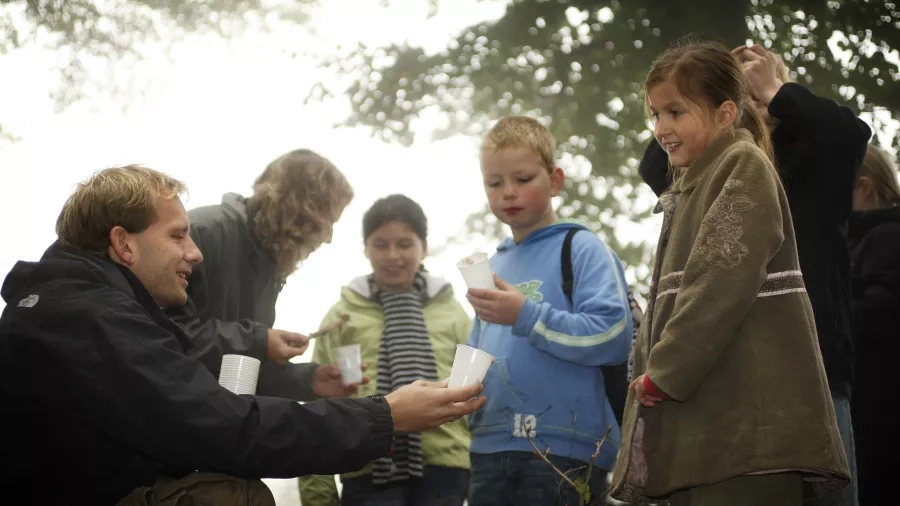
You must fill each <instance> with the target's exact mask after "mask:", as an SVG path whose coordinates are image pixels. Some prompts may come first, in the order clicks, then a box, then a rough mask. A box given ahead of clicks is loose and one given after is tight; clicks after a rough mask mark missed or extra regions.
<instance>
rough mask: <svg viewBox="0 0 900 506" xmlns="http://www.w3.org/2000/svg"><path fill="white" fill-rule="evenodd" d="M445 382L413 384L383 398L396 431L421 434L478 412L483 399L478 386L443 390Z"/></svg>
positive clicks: (485, 398) (484, 400)
mask: <svg viewBox="0 0 900 506" xmlns="http://www.w3.org/2000/svg"><path fill="white" fill-rule="evenodd" d="M447 383H448V380H444V381H441V382H438V383H433V382H428V381H422V380H419V381H416V382H414V383H411V384H409V385H406V386H404V387H401V388H399V389H397V390H395V391H393V392H391V393H390V394H388V395H387V396H385V399H386V400H387V402H388V405H389V406H390V407H391V417H392V418H393V419H394V431H396V432H421V431H423V430H428V429H433V428H435V427H439V426H441V425H443V424H445V423H447V422H452V421H453V420H456V419H458V418H460V417H462V416H465V415H468V414H469V413H472V412H473V411H476V410H478V409H480V408H481V407H482V406H484V403H485V402H487V397H476V396H477V395H478V394H480V393H481V390H482V386H481V385H480V384H476V385H471V386H468V387H462V388H447Z"/></svg>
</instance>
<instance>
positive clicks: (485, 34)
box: [313, 0, 900, 281]
mask: <svg viewBox="0 0 900 506" xmlns="http://www.w3.org/2000/svg"><path fill="white" fill-rule="evenodd" d="M798 10H799V11H800V12H799V13H798ZM898 23H900V12H898V7H897V6H896V4H894V3H891V2H866V1H863V0H845V1H843V2H835V1H831V2H824V1H821V0H815V1H813V0H795V1H792V2H773V1H772V0H756V1H749V0H747V1H744V2H721V1H719V0H696V1H694V2H688V3H686V2H651V1H650V0H629V1H627V2H624V1H617V0H607V1H586V0H583V1H575V0H570V1H554V2H546V1H538V0H517V1H513V2H510V4H509V5H508V7H507V10H506V14H505V15H504V16H503V17H501V18H500V19H498V20H497V21H496V22H493V23H481V24H478V25H475V26H471V27H469V28H466V29H464V30H463V31H462V32H460V33H459V34H458V35H457V36H456V37H455V38H454V39H453V40H451V41H450V42H449V43H448V45H447V47H446V48H444V49H443V50H441V51H439V52H436V53H433V54H428V53H426V52H425V51H424V50H422V49H421V48H415V47H408V46H405V45H399V46H391V47H386V48H366V47H362V48H359V49H358V50H356V51H353V52H352V53H351V54H350V55H348V57H347V58H342V59H339V60H337V59H336V60H332V61H330V62H328V63H329V64H330V65H331V66H332V68H333V69H334V70H336V71H338V73H340V74H341V75H343V76H347V77H352V84H351V85H350V88H349V96H350V100H351V102H352V105H353V112H352V113H351V115H350V116H349V117H348V118H347V119H346V121H345V124H346V125H353V126H358V125H368V126H370V127H371V128H372V132H373V135H375V136H376V137H379V138H381V139H383V140H386V141H390V142H398V143H401V144H404V145H409V144H411V143H412V141H413V139H414V136H415V133H414V131H413V128H412V125H413V124H415V121H416V120H417V119H419V118H420V117H421V116H422V115H427V114H432V113H433V112H434V111H440V112H441V113H442V117H443V118H444V119H445V120H446V121H445V124H444V125H443V127H442V128H439V129H438V130H437V131H435V132H434V135H435V137H437V138H442V137H446V136H449V135H452V134H458V133H462V134H467V135H473V136H481V135H483V134H484V133H485V132H486V130H487V128H489V126H490V125H491V123H492V122H493V121H495V120H496V119H498V118H500V117H502V116H506V115H510V114H528V115H532V116H535V117H538V118H540V120H541V121H542V122H543V123H544V124H545V125H547V126H548V127H549V128H550V130H551V131H552V132H553V134H554V136H555V137H556V139H557V141H558V142H559V151H560V164H561V165H562V167H563V168H564V169H565V170H566V173H567V177H568V181H567V182H566V186H565V188H564V190H563V193H562V194H561V196H560V206H559V213H560V214H561V215H562V216H563V217H571V218H577V219H582V220H585V221H588V222H589V223H592V224H593V225H594V226H595V230H596V231H597V233H598V234H600V235H601V236H602V237H603V238H604V239H605V240H606V241H607V242H608V243H609V244H610V245H611V246H612V247H613V248H614V249H615V250H616V251H617V252H618V253H619V255H620V256H621V258H622V259H623V261H624V262H625V263H626V264H627V265H628V266H630V267H631V268H632V270H633V268H635V267H640V266H643V265H645V264H646V263H647V262H648V261H649V259H650V256H651V252H650V251H649V249H648V248H647V246H646V244H644V243H643V242H642V241H637V242H634V241H631V242H629V241H627V240H625V238H624V237H621V238H620V237H619V236H617V235H616V233H615V231H616V229H617V228H619V229H621V228H622V227H623V226H626V225H627V224H628V223H646V219H647V218H648V217H649V216H650V215H651V213H650V211H651V206H652V204H653V202H654V199H652V198H651V197H650V196H649V192H647V191H646V190H644V189H642V183H641V180H640V177H639V175H638V173H637V167H638V161H639V160H640V158H641V156H642V155H643V150H644V148H645V147H646V145H647V141H648V140H649V138H650V137H651V131H650V126H649V123H648V121H647V118H646V117H645V116H644V103H643V99H644V98H643V81H644V77H645V76H646V72H647V69H648V68H649V67H650V64H651V63H652V61H653V59H654V58H655V57H656V56H657V55H658V54H659V53H660V52H661V51H662V50H663V49H664V48H665V47H666V46H667V45H669V44H670V43H671V42H672V41H674V40H675V39H677V38H678V37H679V36H681V35H683V34H686V33H689V32H697V33H699V34H700V35H702V36H705V37H707V38H713V39H717V40H721V41H723V42H724V43H726V44H727V45H728V46H729V47H734V46H737V45H740V44H743V43H746V42H747V41H748V39H752V40H754V41H759V42H761V43H763V44H765V45H767V47H772V48H774V50H776V51H778V52H780V53H782V54H784V56H785V59H786V61H787V63H788V65H789V66H790V67H791V68H792V69H793V70H794V71H795V75H796V76H797V78H798V80H800V81H801V82H806V83H807V84H808V85H810V86H811V87H812V88H813V89H814V90H815V91H816V92H817V93H819V94H822V95H824V96H830V97H833V98H836V99H841V100H850V101H851V102H852V103H853V104H855V105H856V107H858V108H859V109H860V110H865V111H871V110H874V109H875V108H877V107H883V108H887V109H888V110H889V111H890V112H891V114H892V115H893V116H894V117H895V118H896V117H900V94H898V93H896V90H897V83H898V80H900V73H898V70H897V64H896V56H895V57H894V60H892V61H893V62H894V63H891V62H890V61H888V59H886V58H885V56H884V55H885V54H887V53H888V50H889V49H893V50H896V49H897V48H890V46H889V43H890V42H892V41H893V40H895V39H896V36H895V34H896V33H897V29H898V27H900V24H898ZM836 30H840V31H842V32H843V33H844V36H845V38H844V39H842V38H840V37H839V36H837V35H835V33H836V32H835V31H836ZM829 40H831V41H832V42H831V44H832V46H834V47H838V48H844V49H846V50H847V51H849V53H848V54H846V55H843V56H839V59H840V62H839V61H838V60H836V59H835V57H834V56H832V50H831V48H830V47H829V42H828V41H829ZM894 43H895V44H896V42H894ZM844 60H846V62H845V63H846V66H847V68H844V66H842V63H841V62H844ZM859 69H861V70H859ZM325 94H327V93H325V90H324V88H320V89H319V90H317V93H316V94H314V95H313V99H315V98H319V97H322V96H324V95H325ZM896 141H897V139H896V138H895V139H894V142H896ZM485 213H486V211H485V212H482V213H479V214H478V215H477V216H473V217H470V219H469V220H468V222H467V224H468V225H469V227H470V230H471V231H472V232H474V233H479V234H485V235H488V236H494V235H496V234H498V233H502V231H503V228H502V226H500V225H498V224H497V222H496V221H492V220H489V219H486V214H485ZM649 230H651V231H652V230H653V229H652V228H651V229H649ZM652 234H653V233H652V232H649V233H648V234H647V235H652ZM620 239H621V240H620ZM644 271H645V272H646V270H644ZM633 274H635V277H636V278H638V280H639V281H640V280H642V279H644V276H646V274H644V275H641V274H640V273H638V272H633Z"/></svg>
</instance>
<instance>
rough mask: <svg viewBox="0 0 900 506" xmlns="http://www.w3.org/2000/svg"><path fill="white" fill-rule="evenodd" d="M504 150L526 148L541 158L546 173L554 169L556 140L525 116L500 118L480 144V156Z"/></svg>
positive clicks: (542, 126) (544, 128) (547, 130)
mask: <svg viewBox="0 0 900 506" xmlns="http://www.w3.org/2000/svg"><path fill="white" fill-rule="evenodd" d="M504 148H528V149H531V150H532V151H534V153H535V154H536V155H538V156H540V157H541V160H542V161H543V162H544V165H545V166H546V167H547V171H548V172H553V169H554V168H555V167H556V139H554V138H553V134H552V133H550V130H549V129H547V127H545V126H544V125H542V124H540V123H539V122H538V120H536V119H534V118H529V117H527V116H507V117H505V118H501V119H500V120H499V121H497V123H496V124H495V125H494V126H493V128H491V130H490V131H489V132H488V133H487V135H486V136H485V137H484V140H483V141H482V142H481V154H482V156H483V155H484V154H485V153H490V152H495V151H499V150H501V149H504Z"/></svg>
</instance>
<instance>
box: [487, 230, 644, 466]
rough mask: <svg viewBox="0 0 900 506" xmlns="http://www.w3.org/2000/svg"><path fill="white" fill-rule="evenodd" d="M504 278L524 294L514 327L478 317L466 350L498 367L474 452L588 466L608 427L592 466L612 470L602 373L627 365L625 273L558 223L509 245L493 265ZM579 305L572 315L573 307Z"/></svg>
mask: <svg viewBox="0 0 900 506" xmlns="http://www.w3.org/2000/svg"><path fill="white" fill-rule="evenodd" d="M571 228H582V229H585V231H584V232H580V233H577V234H575V235H574V237H573V240H572V270H573V275H574V287H573V291H572V300H573V304H570V303H569V301H568V299H567V298H566V296H565V293H564V292H563V289H562V282H563V281H562V265H561V258H560V255H561V252H562V244H563V239H564V238H565V235H566V232H567V231H568V230H569V229H571ZM490 263H491V268H492V269H493V271H494V272H496V273H497V275H498V276H500V279H502V280H504V281H506V282H507V283H509V284H511V285H513V286H516V287H517V288H518V289H519V290H520V291H521V292H522V293H524V294H525V305H524V306H523V307H522V311H521V312H520V313H519V317H518V319H517V320H516V323H515V324H514V325H513V326H512V327H510V326H508V325H498V324H493V323H487V322H484V321H481V320H480V319H478V318H476V320H475V325H474V326H473V328H472V334H471V335H470V337H469V345H471V346H474V347H476V348H479V349H482V350H484V351H486V352H488V353H490V354H491V355H493V356H494V357H495V358H496V361H495V362H494V364H493V365H492V366H491V368H490V369H489V370H488V374H487V376H486V377H485V380H484V393H483V395H486V396H487V398H488V401H487V404H486V405H485V406H484V407H483V408H482V409H480V410H479V411H477V412H475V413H473V414H472V415H470V416H469V428H470V429H471V431H472V434H473V436H474V439H473V441H472V447H471V451H472V453H496V452H503V451H521V452H528V453H532V452H533V450H534V449H533V448H532V446H531V444H530V443H529V442H528V439H527V438H526V434H525V430H526V427H528V428H530V432H531V437H532V439H533V441H534V442H535V444H536V445H537V447H538V448H539V449H540V450H545V449H546V448H547V447H550V451H551V453H553V454H554V455H558V456H562V457H569V458H573V459H577V460H581V461H583V462H589V461H590V459H591V456H592V455H593V453H594V451H595V450H596V444H597V442H598V441H600V440H601V439H602V438H603V435H604V433H605V432H606V429H607V427H610V426H612V431H611V432H610V434H609V437H608V438H607V440H606V443H604V445H603V448H602V449H601V452H600V455H599V456H598V457H597V460H596V461H595V465H596V466H598V467H600V468H601V469H605V470H610V469H612V467H613V465H614V462H615V459H616V454H617V453H618V450H619V444H620V440H621V436H620V432H619V426H618V425H617V424H616V419H615V416H614V415H613V411H612V408H611V407H610V405H609V401H608V400H607V399H606V393H605V392H606V390H605V387H604V382H603V373H602V371H601V370H600V366H602V365H613V364H621V363H623V362H624V361H625V360H626V359H627V358H628V350H629V346H630V341H631V313H630V311H629V308H628V299H627V295H626V293H627V287H626V282H625V273H624V270H623V268H622V264H621V262H620V261H619V258H618V257H617V256H616V254H615V253H614V252H613V251H612V250H611V249H610V248H609V247H608V246H607V245H606V243H604V242H603V241H602V240H601V239H600V238H598V237H597V236H596V235H594V233H593V232H591V231H590V230H587V229H586V227H585V226H584V225H581V224H579V223H575V222H571V221H562V222H557V223H555V224H553V225H550V226H548V227H545V228H542V229H539V230H536V231H535V232H533V233H531V234H530V235H529V236H528V237H526V238H525V239H523V240H522V242H520V243H519V244H516V243H515V242H513V241H512V239H506V240H504V241H503V242H502V243H501V244H500V246H499V247H498V248H497V253H496V254H495V255H494V256H493V257H491V260H490ZM573 306H574V307H573Z"/></svg>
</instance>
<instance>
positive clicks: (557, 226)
mask: <svg viewBox="0 0 900 506" xmlns="http://www.w3.org/2000/svg"><path fill="white" fill-rule="evenodd" d="M573 228H577V229H584V230H591V229H590V227H588V226H587V225H585V224H584V223H582V222H580V221H578V220H559V221H557V222H556V223H554V224H552V225H547V226H546V227H543V228H539V229H537V230H535V231H534V232H532V233H531V234H529V235H528V237H526V238H524V239H522V242H521V243H520V244H527V243H531V242H537V241H541V240H543V239H546V238H547V237H553V236H555V235H557V234H564V233H566V231H568V230H569V229H573ZM591 233H593V232H591ZM515 246H516V242H515V241H514V240H513V238H512V237H507V238H506V239H503V241H501V242H500V244H499V245H498V246H497V251H503V250H508V249H510V248H514V247H515Z"/></svg>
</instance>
